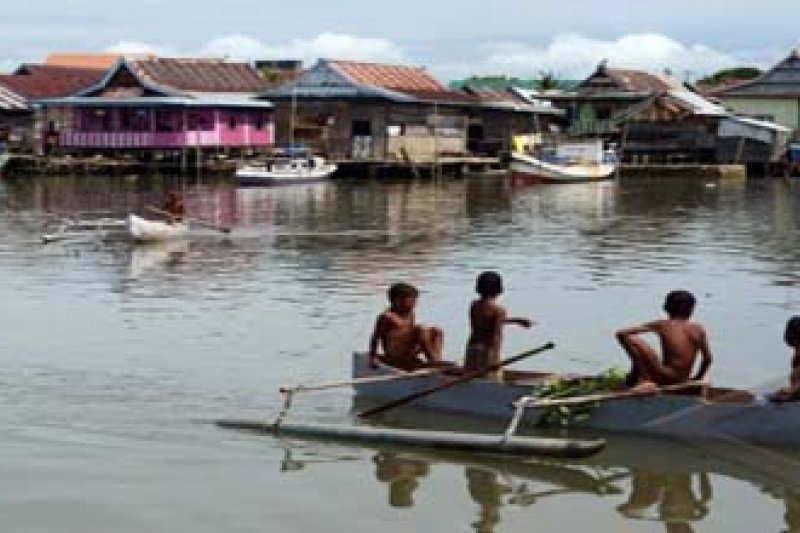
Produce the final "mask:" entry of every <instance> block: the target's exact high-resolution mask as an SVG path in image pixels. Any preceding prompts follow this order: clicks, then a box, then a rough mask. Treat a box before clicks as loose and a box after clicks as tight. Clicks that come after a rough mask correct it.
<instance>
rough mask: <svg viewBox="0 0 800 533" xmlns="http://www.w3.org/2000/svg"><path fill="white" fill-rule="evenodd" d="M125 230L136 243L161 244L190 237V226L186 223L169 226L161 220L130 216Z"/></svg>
mask: <svg viewBox="0 0 800 533" xmlns="http://www.w3.org/2000/svg"><path fill="white" fill-rule="evenodd" d="M125 229H126V230H127V231H128V234H129V235H130V236H131V238H132V239H133V240H134V241H136V242H159V241H168V240H172V239H181V238H184V237H186V236H188V235H189V225H188V224H186V223H184V222H176V223H173V224H169V223H167V222H162V221H160V220H147V219H144V218H142V217H138V216H136V215H133V214H130V215H128V218H127V219H126V220H125Z"/></svg>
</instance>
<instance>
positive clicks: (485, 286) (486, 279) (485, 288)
mask: <svg viewBox="0 0 800 533" xmlns="http://www.w3.org/2000/svg"><path fill="white" fill-rule="evenodd" d="M475 292H477V293H478V294H480V295H481V296H484V297H492V296H498V295H500V294H503V278H501V277H500V274H498V273H497V272H492V271H491V270H490V271H487V272H484V273H482V274H481V275H480V276H478V279H477V281H476V282H475Z"/></svg>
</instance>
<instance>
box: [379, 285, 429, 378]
mask: <svg viewBox="0 0 800 533" xmlns="http://www.w3.org/2000/svg"><path fill="white" fill-rule="evenodd" d="M388 296H389V308H388V309H386V310H385V311H384V312H382V313H381V314H380V315H378V319H377V320H376V321H375V329H374V330H373V332H372V337H371V338H370V342H369V361H370V365H371V366H372V367H373V368H374V367H376V366H377V365H378V362H379V361H381V362H383V363H386V364H388V365H391V366H394V367H396V368H401V369H403V370H414V369H417V368H420V367H423V366H427V365H437V364H439V363H440V362H441V360H442V346H443V345H444V333H443V332H442V330H441V329H439V328H436V327H428V326H423V325H420V324H417V323H416V322H415V319H414V308H415V307H416V305H417V298H418V297H419V291H418V290H417V289H416V287H414V286H413V285H409V284H407V283H395V284H394V285H392V286H391V287H389V291H388ZM379 347H380V348H382V349H383V355H382V356H379V355H378V348H379Z"/></svg>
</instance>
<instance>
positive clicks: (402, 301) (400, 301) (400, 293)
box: [388, 283, 419, 311]
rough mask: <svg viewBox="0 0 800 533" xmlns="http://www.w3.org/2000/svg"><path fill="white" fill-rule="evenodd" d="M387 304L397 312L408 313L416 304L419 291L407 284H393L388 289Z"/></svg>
mask: <svg viewBox="0 0 800 533" xmlns="http://www.w3.org/2000/svg"><path fill="white" fill-rule="evenodd" d="M388 296H389V303H391V304H392V307H393V308H395V309H397V310H398V311H410V310H412V309H413V308H414V305H415V304H416V303H417V296H419V291H418V290H417V288H416V287H414V286H413V285H409V284H408V283H395V284H394V285H392V286H391V287H389V291H388Z"/></svg>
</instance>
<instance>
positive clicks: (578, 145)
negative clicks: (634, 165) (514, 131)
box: [511, 140, 618, 183]
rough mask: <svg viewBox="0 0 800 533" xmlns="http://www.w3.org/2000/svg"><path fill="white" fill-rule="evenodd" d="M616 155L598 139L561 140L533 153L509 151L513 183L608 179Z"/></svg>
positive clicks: (614, 166) (611, 174)
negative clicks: (553, 145) (565, 141)
mask: <svg viewBox="0 0 800 533" xmlns="http://www.w3.org/2000/svg"><path fill="white" fill-rule="evenodd" d="M617 165H618V163H617V161H616V155H615V154H614V152H613V151H612V150H604V149H603V143H602V141H599V140H598V141H585V142H570V143H562V144H559V145H557V146H555V147H551V148H545V147H542V148H539V149H538V150H536V151H534V152H533V153H527V152H521V151H514V152H512V153H511V176H512V179H513V180H514V182H515V183H575V182H584V181H599V180H605V179H611V178H613V177H614V175H615V173H616V171H617Z"/></svg>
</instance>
